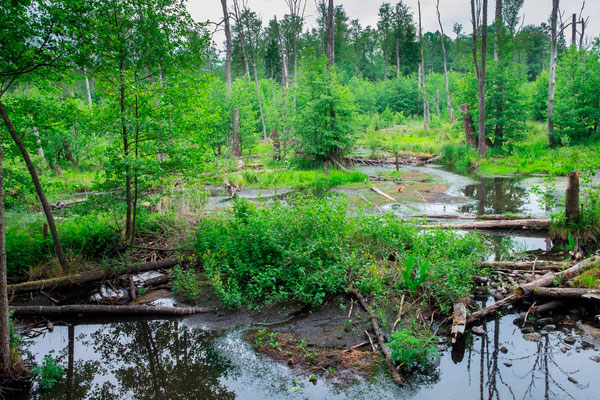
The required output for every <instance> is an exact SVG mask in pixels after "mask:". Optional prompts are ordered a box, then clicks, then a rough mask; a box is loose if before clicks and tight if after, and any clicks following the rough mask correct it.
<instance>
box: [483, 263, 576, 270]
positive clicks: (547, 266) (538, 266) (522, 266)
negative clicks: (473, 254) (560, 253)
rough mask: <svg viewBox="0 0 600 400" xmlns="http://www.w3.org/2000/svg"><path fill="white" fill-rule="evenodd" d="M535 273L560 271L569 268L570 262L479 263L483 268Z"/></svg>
mask: <svg viewBox="0 0 600 400" xmlns="http://www.w3.org/2000/svg"><path fill="white" fill-rule="evenodd" d="M534 265H535V270H536V271H561V270H563V269H565V268H569V267H570V266H571V262H570V261H486V262H483V263H481V265H480V266H481V267H483V268H492V269H509V270H532V269H533V267H534Z"/></svg>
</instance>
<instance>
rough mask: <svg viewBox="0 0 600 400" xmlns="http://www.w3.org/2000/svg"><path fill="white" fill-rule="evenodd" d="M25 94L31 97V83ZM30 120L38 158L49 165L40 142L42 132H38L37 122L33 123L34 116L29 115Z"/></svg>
mask: <svg viewBox="0 0 600 400" xmlns="http://www.w3.org/2000/svg"><path fill="white" fill-rule="evenodd" d="M25 93H26V95H27V97H29V82H26V83H25ZM29 119H30V120H31V130H32V131H33V136H35V141H36V144H37V146H38V148H37V153H38V157H40V158H41V159H42V161H43V162H44V164H46V165H47V164H48V161H47V160H46V154H44V148H43V147H42V141H41V140H40V131H38V129H37V128H36V127H35V122H34V121H33V116H32V115H29Z"/></svg>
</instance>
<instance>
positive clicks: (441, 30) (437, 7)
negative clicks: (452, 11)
mask: <svg viewBox="0 0 600 400" xmlns="http://www.w3.org/2000/svg"><path fill="white" fill-rule="evenodd" d="M436 10H437V17H438V23H439V24H440V32H441V34H442V57H443V59H444V79H445V81H446V107H447V108H448V118H449V119H450V123H451V124H453V123H454V122H455V119H454V109H453V108H452V104H451V103H450V85H449V83H448V62H447V59H446V45H445V44H444V38H445V36H444V26H443V25H442V19H441V17H440V0H438V1H437V4H436Z"/></svg>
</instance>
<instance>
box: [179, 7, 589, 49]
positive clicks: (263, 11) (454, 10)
mask: <svg viewBox="0 0 600 400" xmlns="http://www.w3.org/2000/svg"><path fill="white" fill-rule="evenodd" d="M187 1H188V10H189V12H190V13H191V15H192V17H194V19H196V20H197V21H206V20H208V21H219V20H220V19H221V18H223V10H222V7H221V0H187ZM582 1H583V0H561V2H560V8H561V10H563V11H564V12H565V16H567V15H571V14H573V13H577V15H578V16H579V12H580V10H581V4H582ZM231 2H232V0H228V4H229V5H230V3H231ZM388 2H389V3H392V4H395V3H396V1H392V0H389V1H388ZM404 2H405V3H406V4H407V5H408V6H409V7H410V8H411V10H412V12H413V16H414V20H415V21H417V20H418V12H417V0H404ZM334 3H335V4H336V5H338V4H342V5H343V6H344V9H345V10H346V14H347V15H348V17H349V18H350V19H351V20H352V19H358V20H359V21H360V23H361V25H362V26H363V27H365V26H367V25H371V26H373V27H375V26H376V25H377V19H378V17H377V12H378V10H379V6H380V4H381V3H384V1H382V0H334ZM435 3H436V0H422V1H421V13H422V18H423V30H424V31H436V30H438V29H439V28H438V22H437V16H436V13H435ZM488 3H489V12H488V20H489V21H490V23H491V21H492V20H493V18H494V17H493V16H494V3H495V1H494V0H489V1H488ZM248 7H250V8H251V9H252V10H253V11H256V12H257V13H258V14H259V15H260V16H261V17H262V19H263V23H264V24H266V23H267V21H268V20H269V19H271V18H273V16H274V15H277V18H278V19H281V18H282V17H283V15H285V14H286V13H288V8H287V5H286V2H285V0H248ZM551 10H552V0H525V3H524V5H523V9H522V10H521V14H522V16H524V17H525V24H526V25H528V24H536V25H538V24H540V23H541V22H545V21H548V19H549V17H550V12H551ZM440 13H441V16H442V24H444V33H446V34H447V35H451V36H452V37H453V33H452V26H453V24H454V22H458V23H460V24H462V25H463V32H467V33H468V32H470V30H471V28H470V26H471V25H470V24H471V22H470V15H471V14H470V13H471V11H470V1H469V0H440ZM584 16H589V17H590V24H589V26H588V27H587V28H586V33H589V35H590V36H593V37H595V36H598V35H600V21H599V20H598V19H599V18H600V0H587V2H586V5H585V10H584ZM305 17H306V19H307V23H308V25H309V26H311V27H312V26H315V25H316V23H315V17H316V6H315V0H307V5H306V13H305ZM209 29H210V30H211V31H212V30H214V25H212V26H210V27H209ZM224 38H225V36H224V35H223V33H222V32H217V33H216V34H215V36H214V40H215V42H216V43H217V45H218V47H219V48H221V47H222V43H223V41H224Z"/></svg>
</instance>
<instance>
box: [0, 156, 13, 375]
mask: <svg viewBox="0 0 600 400" xmlns="http://www.w3.org/2000/svg"><path fill="white" fill-rule="evenodd" d="M3 160H4V152H3V151H2V146H0V362H2V369H3V372H4V374H5V375H8V373H9V371H10V368H11V361H10V332H9V327H8V293H7V289H6V240H5V237H4V169H3V166H2V162H3Z"/></svg>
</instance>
